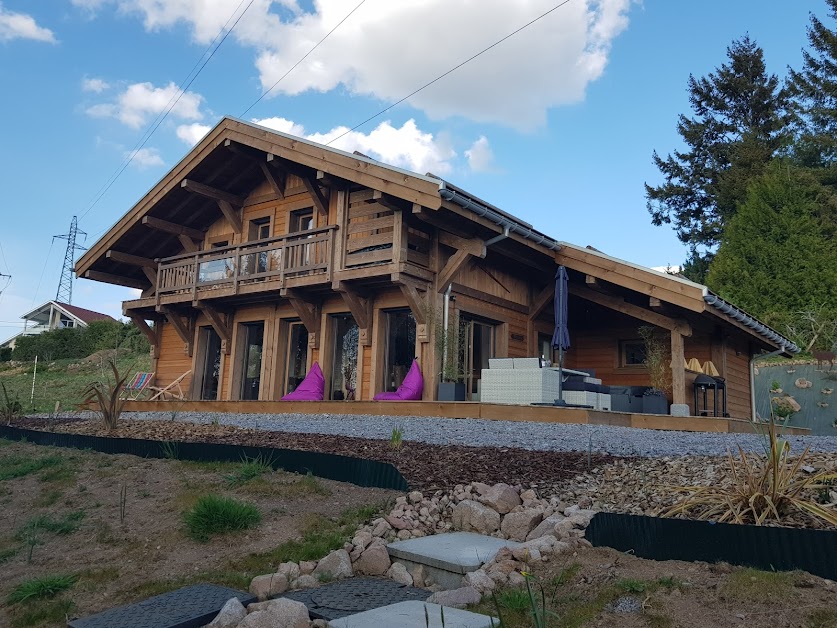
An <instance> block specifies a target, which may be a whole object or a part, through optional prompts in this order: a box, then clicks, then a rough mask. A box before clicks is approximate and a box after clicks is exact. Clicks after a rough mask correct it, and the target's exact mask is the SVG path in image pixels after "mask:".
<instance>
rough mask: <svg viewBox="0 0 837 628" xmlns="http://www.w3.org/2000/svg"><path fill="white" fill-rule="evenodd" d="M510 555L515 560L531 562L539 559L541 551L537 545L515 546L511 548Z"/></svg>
mask: <svg viewBox="0 0 837 628" xmlns="http://www.w3.org/2000/svg"><path fill="white" fill-rule="evenodd" d="M512 556H514V559H515V560H519V561H522V562H524V563H531V562H535V561H538V560H540V559H541V551H540V550H539V549H538V548H537V547H526V546H525V545H524V546H521V547H515V548H514V549H513V550H512Z"/></svg>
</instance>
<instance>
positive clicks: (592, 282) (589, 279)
mask: <svg viewBox="0 0 837 628" xmlns="http://www.w3.org/2000/svg"><path fill="white" fill-rule="evenodd" d="M584 283H586V284H587V285H588V286H597V285H599V280H598V278H596V277H593V275H584Z"/></svg>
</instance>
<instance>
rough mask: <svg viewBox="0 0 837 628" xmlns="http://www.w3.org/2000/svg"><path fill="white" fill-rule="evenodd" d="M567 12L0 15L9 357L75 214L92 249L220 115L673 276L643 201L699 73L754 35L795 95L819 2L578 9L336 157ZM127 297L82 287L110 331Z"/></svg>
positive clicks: (46, 289)
mask: <svg viewBox="0 0 837 628" xmlns="http://www.w3.org/2000/svg"><path fill="white" fill-rule="evenodd" d="M557 5H559V0H397V1H393V0H364V1H363V2H361V1H360V0H37V1H33V0H0V117H2V120H3V133H2V139H0V183H2V189H3V195H2V200H0V273H2V274H4V275H9V276H11V279H9V278H7V277H0V290H2V292H0V341H2V340H4V339H5V338H7V337H9V336H11V335H13V334H14V333H16V332H17V331H19V330H20V329H21V328H22V322H21V321H20V316H21V315H22V314H24V313H26V312H28V311H30V310H31V309H33V308H34V307H37V306H38V305H40V304H41V303H43V302H46V301H48V300H49V299H53V298H55V296H56V292H57V288H58V282H59V278H60V274H61V267H62V263H63V260H64V253H65V248H66V241H64V240H53V236H54V235H60V234H65V233H67V231H68V230H69V227H70V222H71V220H72V218H73V216H78V219H79V228H80V229H82V230H83V231H84V232H86V234H87V235H86V238H85V236H81V237H80V240H79V243H80V244H81V245H84V246H91V245H92V244H93V243H94V242H95V241H96V240H97V239H98V238H99V237H101V235H102V234H103V233H105V232H106V230H107V229H108V228H109V227H110V226H111V225H113V224H114V223H115V222H116V221H117V220H119V219H120V218H121V217H122V216H123V215H124V214H125V213H126V212H127V211H128V210H129V209H130V208H131V207H132V206H133V205H134V203H136V202H137V201H138V200H139V199H140V198H141V197H142V196H143V195H144V194H145V193H146V192H147V191H148V190H149V189H150V188H151V187H152V186H153V185H154V184H155V183H156V182H157V181H158V180H159V179H161V178H162V177H163V176H164V175H165V174H166V173H167V172H168V171H169V170H170V169H171V168H172V167H173V166H174V165H175V164H176V163H177V162H178V161H179V160H180V159H181V158H182V157H183V156H184V155H185V154H186V153H187V152H188V151H189V150H190V148H191V147H192V146H193V145H194V144H195V143H196V142H197V141H199V139H200V138H201V137H202V136H203V134H204V133H206V131H208V130H209V129H210V128H212V127H213V126H214V125H215V124H216V123H217V122H218V121H219V120H220V119H221V118H222V117H223V116H225V115H230V116H234V117H238V118H242V119H245V120H248V121H255V122H258V123H260V124H264V125H266V126H270V127H272V128H275V129H278V130H280V131H283V132H287V133H292V134H295V135H302V136H305V137H308V138H310V139H312V140H314V141H318V142H323V143H327V142H333V144H332V145H333V146H335V147H337V148H341V149H344V150H349V151H353V150H359V151H361V152H363V153H365V154H367V155H369V156H371V157H373V158H375V159H379V160H381V161H383V162H386V163H390V164H393V165H396V166H399V167H402V168H407V169H409V170H413V171H416V172H420V173H426V172H432V173H434V174H437V175H440V176H442V177H444V178H446V179H447V180H449V181H451V182H452V183H455V184H457V185H459V186H460V187H463V188H465V189H466V190H468V191H469V192H471V193H472V194H474V195H476V196H478V197H480V198H483V199H485V200H487V201H489V202H491V203H492V204H494V205H496V206H498V207H500V208H501V209H503V210H505V211H508V212H510V213H512V214H514V215H515V216H517V217H518V218H520V219H522V220H524V221H526V222H529V223H531V224H532V225H533V226H534V227H535V228H537V229H539V230H541V231H543V232H545V233H546V234H548V235H550V236H552V237H554V238H556V239H558V240H565V241H568V242H573V243H575V244H579V245H582V246H586V245H591V246H594V247H595V248H597V249H599V250H601V251H603V252H605V253H608V254H609V255H612V256H615V257H619V258H622V259H625V260H629V261H631V262H634V263H638V264H642V265H646V266H652V267H659V266H667V265H676V264H679V263H681V262H682V261H683V260H684V259H685V257H686V250H685V248H684V246H683V245H682V244H681V243H680V242H679V241H678V240H677V238H676V236H675V234H674V231H673V230H672V229H671V228H670V227H668V226H662V227H654V226H653V225H652V224H651V220H650V216H649V214H648V211H647V209H646V202H645V190H644V185H643V184H644V183H645V182H648V183H650V184H652V185H653V184H658V183H660V182H661V177H660V174H659V172H658V171H657V170H656V168H655V167H654V165H653V163H652V160H651V155H652V152H653V151H654V150H657V151H658V152H659V153H661V154H663V155H665V154H667V153H669V152H671V151H673V150H675V149H677V148H679V147H680V146H681V144H680V138H679V136H678V135H677V132H676V123H677V117H678V115H679V114H681V113H685V114H689V113H690V110H689V102H688V93H687V81H688V78H689V75H690V74H694V75H695V76H703V75H705V74H707V73H709V72H711V71H713V69H715V68H716V67H718V66H719V65H721V64H722V63H724V61H725V60H726V47H727V46H728V45H729V44H730V43H731V42H732V41H733V40H734V39H736V38H740V37H742V36H743V35H745V34H749V35H750V37H751V38H753V39H755V40H756V41H757V42H758V44H759V45H761V46H762V48H763V49H764V53H765V58H766V61H767V67H768V70H769V71H770V72H771V73H775V74H778V75H779V76H780V77H784V75H785V74H786V71H787V66H788V65H790V66H792V67H796V68H798V67H799V66H800V64H801V59H802V49H803V48H804V47H805V46H806V45H807V38H806V27H807V25H808V21H809V18H808V16H809V12H813V13H814V14H816V15H817V16H818V17H819V18H820V19H822V20H824V21H825V22H826V23H827V24H829V23H830V21H829V19H828V16H827V11H826V3H825V0H792V1H790V2H789V1H787V0H781V1H780V0H733V1H729V0H703V1H702V2H685V1H682V0H676V1H672V0H568V1H567V2H565V3H563V4H562V5H561V6H558V8H555V9H554V10H553V11H551V12H549V13H548V14H547V15H546V16H545V17H543V18H541V19H539V20H538V21H536V22H535V23H534V24H532V25H531V26H529V27H527V28H525V29H524V30H522V31H521V32H519V33H518V34H516V35H514V36H512V37H510V38H508V39H506V40H505V41H503V42H501V43H499V44H498V45H496V46H495V47H493V48H491V49H490V50H489V51H487V52H486V53H484V54H482V55H480V56H479V57H477V58H476V59H475V60H473V61H471V62H470V63H468V64H466V65H464V66H462V67H461V68H459V69H457V70H456V71H454V72H452V73H451V74H449V75H447V76H445V77H444V78H442V79H441V80H439V81H437V82H435V83H434V84H432V85H431V86H430V87H428V88H427V89H425V90H422V91H420V92H419V93H417V94H415V95H414V96H412V97H410V98H408V99H406V100H405V101H404V102H402V103H400V104H396V105H395V106H393V107H392V108H391V109H389V110H388V111H386V113H384V114H383V115H381V116H378V117H376V118H374V119H373V120H371V121H369V122H367V123H366V124H364V125H363V126H361V127H359V128H358V129H357V130H355V131H351V132H350V133H347V134H345V135H343V137H341V138H340V139H338V140H335V138H337V137H338V136H340V135H342V134H343V133H344V132H345V131H347V130H348V129H350V128H353V127H355V126H356V125H357V124H359V123H361V122H363V121H364V120H366V119H367V118H370V117H371V116H374V115H375V114H376V113H378V112H380V111H382V110H383V109H385V108H387V107H390V106H391V105H393V104H395V103H397V102H398V101H400V100H402V99H403V98H404V97H405V96H407V95H409V94H411V93H412V92H413V91H414V90H416V89H418V88H419V87H421V86H422V85H424V84H426V83H428V82H429V81H431V80H433V79H434V78H436V77H438V76H440V75H442V74H443V73H445V72H447V71H448V70H450V69H451V68H453V67H454V66H456V65H458V64H460V63H461V62H462V61H465V60H466V59H468V58H469V57H471V56H472V55H474V54H475V53H477V52H479V51H480V50H482V49H484V48H486V47H488V46H489V45H491V44H493V43H495V42H497V41H499V40H501V39H502V38H504V37H506V36H507V35H509V34H510V33H511V32H512V31H514V30H516V29H518V28H519V27H521V26H523V25H524V24H527V23H528V22H530V21H532V20H533V19H535V18H537V17H538V16H540V15H542V14H544V13H546V12H547V11H549V10H550V9H553V8H554V7H556V6H557ZM350 12H351V15H349V14H350ZM347 15H349V17H348V18H347V17H346V16H347ZM344 18H345V21H343V22H342V24H340V22H341V20H344ZM233 24H234V27H233ZM338 24H339V26H338ZM335 26H337V28H336V29H335V30H334V31H333V32H332V34H331V35H329V36H328V38H327V39H325V41H324V42H323V43H322V44H321V45H320V46H319V47H318V48H317V49H316V50H314V51H313V52H311V53H310V54H309V56H308V57H307V58H306V59H305V60H304V61H303V62H302V63H300V64H299V65H298V66H297V67H296V68H294V69H293V70H292V71H290V72H288V70H290V69H291V68H292V66H293V65H294V64H295V63H297V62H298V61H299V60H300V59H301V58H302V57H303V56H304V55H306V54H307V53H309V52H310V51H311V49H312V48H313V47H314V45H315V44H316V43H317V42H318V41H319V40H320V39H321V38H323V37H324V36H325V35H326V34H327V33H329V31H331V30H332V29H333V28H334V27H335ZM231 27H233V28H232V30H231V31H229V29H230V28H231ZM222 33H227V35H226V38H225V39H223V43H221V45H220V46H219V47H218V48H217V50H216V51H215V53H214V54H213V55H212V56H211V58H209V54H208V53H207V51H208V50H210V49H211V48H212V47H214V45H213V42H214V44H217V43H218V42H219V41H221V39H222V38H223V37H224V35H223V34H222ZM207 59H208V60H207ZM204 62H206V63H205V65H203V67H202V69H201V70H200V72H199V73H198V74H197V76H196V77H195V78H194V80H193V81H192V82H191V84H190V85H188V87H186V88H185V89H183V90H182V89H181V88H180V86H181V85H184V86H185V85H186V79H187V77H191V76H194V74H195V72H193V70H194V69H196V68H200V66H201V65H202V64H204ZM175 100H176V104H175V105H174V106H173V107H172V108H171V111H170V113H169V114H168V115H167V116H166V117H165V119H163V120H162V122H160V123H159V126H158V127H157V128H156V130H155V131H154V132H153V134H151V135H150V137H149V136H148V133H149V131H150V130H151V128H152V125H154V124H155V121H157V120H158V118H159V117H160V116H162V114H163V113H164V111H165V110H166V108H167V107H168V106H169V105H170V103H172V102H174V101H175ZM126 164H127V165H126ZM129 298H133V294H132V291H131V290H129V289H126V288H119V287H114V286H109V285H106V284H101V283H97V282H92V281H89V280H85V279H79V280H76V281H75V283H74V287H73V304H74V305H78V306H81V307H86V308H88V309H92V310H96V311H101V312H105V313H108V314H111V315H112V316H119V315H120V314H121V301H123V300H125V299H129Z"/></svg>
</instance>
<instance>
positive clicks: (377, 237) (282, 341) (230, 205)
mask: <svg viewBox="0 0 837 628" xmlns="http://www.w3.org/2000/svg"><path fill="white" fill-rule="evenodd" d="M558 265H564V266H565V267H566V268H567V269H568V271H569V277H570V283H569V285H570V300H569V320H570V332H571V338H572V348H571V349H570V350H569V352H568V354H567V356H566V363H565V365H566V366H567V367H569V368H577V369H584V368H593V369H595V371H596V376H597V377H599V378H601V379H602V380H603V382H604V383H605V384H623V385H647V384H649V378H648V373H647V371H646V369H645V367H644V366H642V364H641V363H637V361H638V360H637V359H636V355H637V344H638V343H639V342H640V341H639V335H638V333H637V329H638V327H639V326H641V325H649V324H650V325H654V326H656V327H658V328H659V329H660V330H661V332H662V333H664V334H665V335H666V336H665V337H666V338H667V339H670V343H671V353H672V363H673V364H674V365H675V368H674V369H673V393H672V395H671V399H670V400H671V401H672V402H674V403H681V404H682V403H688V404H691V403H692V389H691V382H692V380H693V378H694V374H691V373H689V372H688V371H687V369H685V368H681V367H680V365H684V364H685V362H686V361H687V360H689V359H692V358H696V359H697V360H698V361H699V362H701V363H703V362H705V361H707V360H711V361H712V362H713V363H714V365H716V367H717V369H718V371H719V372H720V374H721V375H722V376H723V377H725V378H726V383H727V395H728V400H729V413H730V414H731V415H732V416H733V417H741V418H749V417H751V416H752V414H751V390H752V384H751V376H750V360H751V358H752V357H753V356H756V355H758V354H760V353H762V352H765V351H777V350H782V351H785V352H793V351H795V350H796V347H795V346H794V345H793V344H792V343H791V342H790V341H788V340H786V339H785V338H783V337H781V336H780V335H779V334H777V333H776V332H774V331H773V330H771V329H769V328H767V327H766V326H764V325H763V324H761V323H759V322H758V321H756V320H755V319H753V318H752V317H750V316H749V315H747V314H746V313H744V312H742V311H741V310H739V309H738V308H735V307H734V306H732V305H730V304H728V303H726V302H724V301H723V300H721V299H719V298H718V297H717V296H716V295H714V294H712V293H711V292H710V291H708V290H707V288H706V287H704V286H701V285H698V284H695V283H692V282H689V281H686V280H683V279H680V278H678V277H675V276H671V275H667V274H664V273H660V272H655V271H653V270H650V269H647V268H642V267H639V266H636V265H632V264H629V263H626V262H624V261H620V260H617V259H614V258H611V257H608V256H607V255H604V254H602V253H600V252H598V251H596V250H592V249H589V248H583V247H579V246H575V245H572V244H567V243H564V242H559V241H557V240H555V239H553V238H551V237H549V236H547V235H545V234H543V233H539V232H538V231H535V230H534V229H533V228H532V227H531V225H528V224H526V223H525V222H524V221H522V220H520V219H518V218H515V217H514V216H512V215H510V214H508V213H506V212H503V211H502V210H500V209H498V208H496V207H494V206H492V205H491V204H489V203H487V202H485V201H482V200H480V199H478V198H476V197H474V196H473V195H471V194H468V193H467V192H465V191H464V190H462V189H460V188H458V187H456V186H454V185H451V184H449V183H448V182H446V181H443V180H441V179H439V178H436V177H434V176H431V175H427V176H425V175H420V174H416V173H412V172H407V171H404V170H400V169H398V168H394V167H391V166H387V165H385V164H382V163H379V162H377V161H374V160H372V159H369V158H367V157H365V156H362V155H359V154H349V153H346V152H343V151H339V150H335V149H333V148H329V147H326V146H321V145H319V144H315V143H313V142H309V141H307V140H304V139H300V138H298V137H293V136H290V135H286V134H283V133H279V132H276V131H272V130H269V129H266V128H263V127H260V126H257V125H253V124H249V123H246V122H242V121H240V120H236V119H232V118H224V119H223V120H222V121H221V122H220V123H219V124H218V125H217V126H216V127H215V128H214V129H213V130H212V131H211V132H210V133H208V134H207V135H206V137H205V138H204V139H203V140H202V141H201V142H200V143H199V144H198V145H197V146H195V147H194V148H193V149H192V151H191V152H189V154H188V155H186V157H185V158H184V159H183V160H182V161H181V162H180V163H179V164H178V165H177V166H175V167H174V168H173V169H172V170H171V171H170V172H169V173H168V174H167V175H166V176H165V177H164V178H163V179H162V180H161V181H160V182H159V183H157V185H155V186H154V187H153V188H152V189H151V191H149V192H148V193H147V194H146V195H145V196H144V197H143V198H142V199H141V200H140V201H139V202H138V203H137V204H136V205H135V206H134V207H132V208H131V209H130V210H129V211H128V213H127V214H125V216H124V217H123V218H122V219H121V220H119V222H117V223H116V225H114V227H113V228H111V229H110V230H109V231H108V232H107V233H106V234H105V235H104V236H103V237H102V238H101V239H100V240H99V241H98V242H97V243H96V244H95V245H94V246H92V247H91V248H90V249H89V250H88V251H87V252H86V253H85V255H84V256H83V257H82V258H81V259H80V260H79V261H78V263H77V264H76V272H77V274H78V276H79V277H85V278H88V279H93V280H97V281H103V282H107V283H112V284H117V285H122V286H129V287H132V288H137V289H139V290H141V291H142V293H141V296H139V298H137V299H134V300H131V301H126V302H124V304H123V311H124V314H125V315H126V316H127V317H129V318H131V319H132V320H133V321H134V322H135V323H136V324H137V325H138V326H139V327H140V328H141V329H142V330H143V331H144V333H145V334H146V336H147V337H148V338H149V340H150V341H151V344H152V346H153V355H154V366H153V370H154V371H155V372H156V377H157V383H158V385H165V384H166V383H167V382H170V381H172V380H174V379H176V378H178V377H179V376H181V375H183V374H184V373H187V372H188V373H189V374H188V375H187V377H185V378H184V379H183V382H182V383H183V384H184V390H187V389H188V390H189V391H190V397H191V399H193V400H207V401H238V400H242V401H246V400H263V401H270V400H278V399H280V398H281V397H282V396H283V395H284V394H286V393H287V392H289V391H291V390H293V389H294V388H295V387H296V385H297V384H298V383H299V382H300V381H301V379H302V378H303V377H304V376H305V374H306V372H307V370H308V368H309V367H310V365H311V364H312V363H313V362H314V361H318V362H319V364H320V366H321V367H322V370H323V373H324V375H325V378H326V399H331V400H358V401H361V400H363V401H368V400H371V399H372V397H373V396H374V395H375V394H376V393H377V392H379V391H383V390H392V389H394V388H395V387H396V386H397V385H398V384H399V383H400V381H401V379H403V377H404V374H405V372H406V371H407V369H408V368H409V366H410V363H411V361H412V359H413V358H414V357H417V358H418V360H419V363H420V365H421V368H422V371H423V373H424V377H425V388H424V399H425V400H433V399H435V396H436V393H437V387H436V382H437V381H438V370H439V364H440V362H441V360H440V357H439V356H438V355H437V351H436V343H435V342H434V337H435V335H436V332H437V329H438V328H439V325H438V324H436V323H434V320H437V317H438V312H440V311H441V308H442V305H443V302H444V300H445V299H446V298H447V299H449V307H450V311H451V313H452V316H455V317H456V320H458V321H459V324H460V325H461V327H460V329H461V330H462V337H463V349H462V353H461V355H462V359H463V361H464V366H465V372H466V379H467V391H468V397H469V399H472V400H476V399H478V395H479V390H480V386H479V379H480V371H481V369H482V368H485V367H487V361H488V359H489V358H490V357H526V356H541V355H547V356H548V355H551V350H550V347H549V344H550V339H551V336H552V331H553V310H552V303H553V295H554V276H555V272H556V268H557V267H558ZM446 293H448V295H449V296H447V295H446ZM147 321H153V323H152V324H150V325H149V324H148V322H147ZM297 405H298V404H297ZM365 405H368V404H365ZM692 410H694V408H692Z"/></svg>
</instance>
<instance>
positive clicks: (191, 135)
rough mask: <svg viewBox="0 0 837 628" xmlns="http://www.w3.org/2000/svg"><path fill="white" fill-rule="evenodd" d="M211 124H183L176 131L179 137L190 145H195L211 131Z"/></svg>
mask: <svg viewBox="0 0 837 628" xmlns="http://www.w3.org/2000/svg"><path fill="white" fill-rule="evenodd" d="M211 128H212V127H211V126H208V125H206V124H201V123H200V122H195V123H193V124H181V125H180V126H179V127H177V130H176V131H175V132H176V133H177V137H178V138H180V139H181V140H182V141H183V142H185V143H186V144H188V145H189V146H194V145H195V144H197V143H198V142H200V141H201V140H202V139H203V136H204V135H206V134H207V133H209V130H210V129H211Z"/></svg>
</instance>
